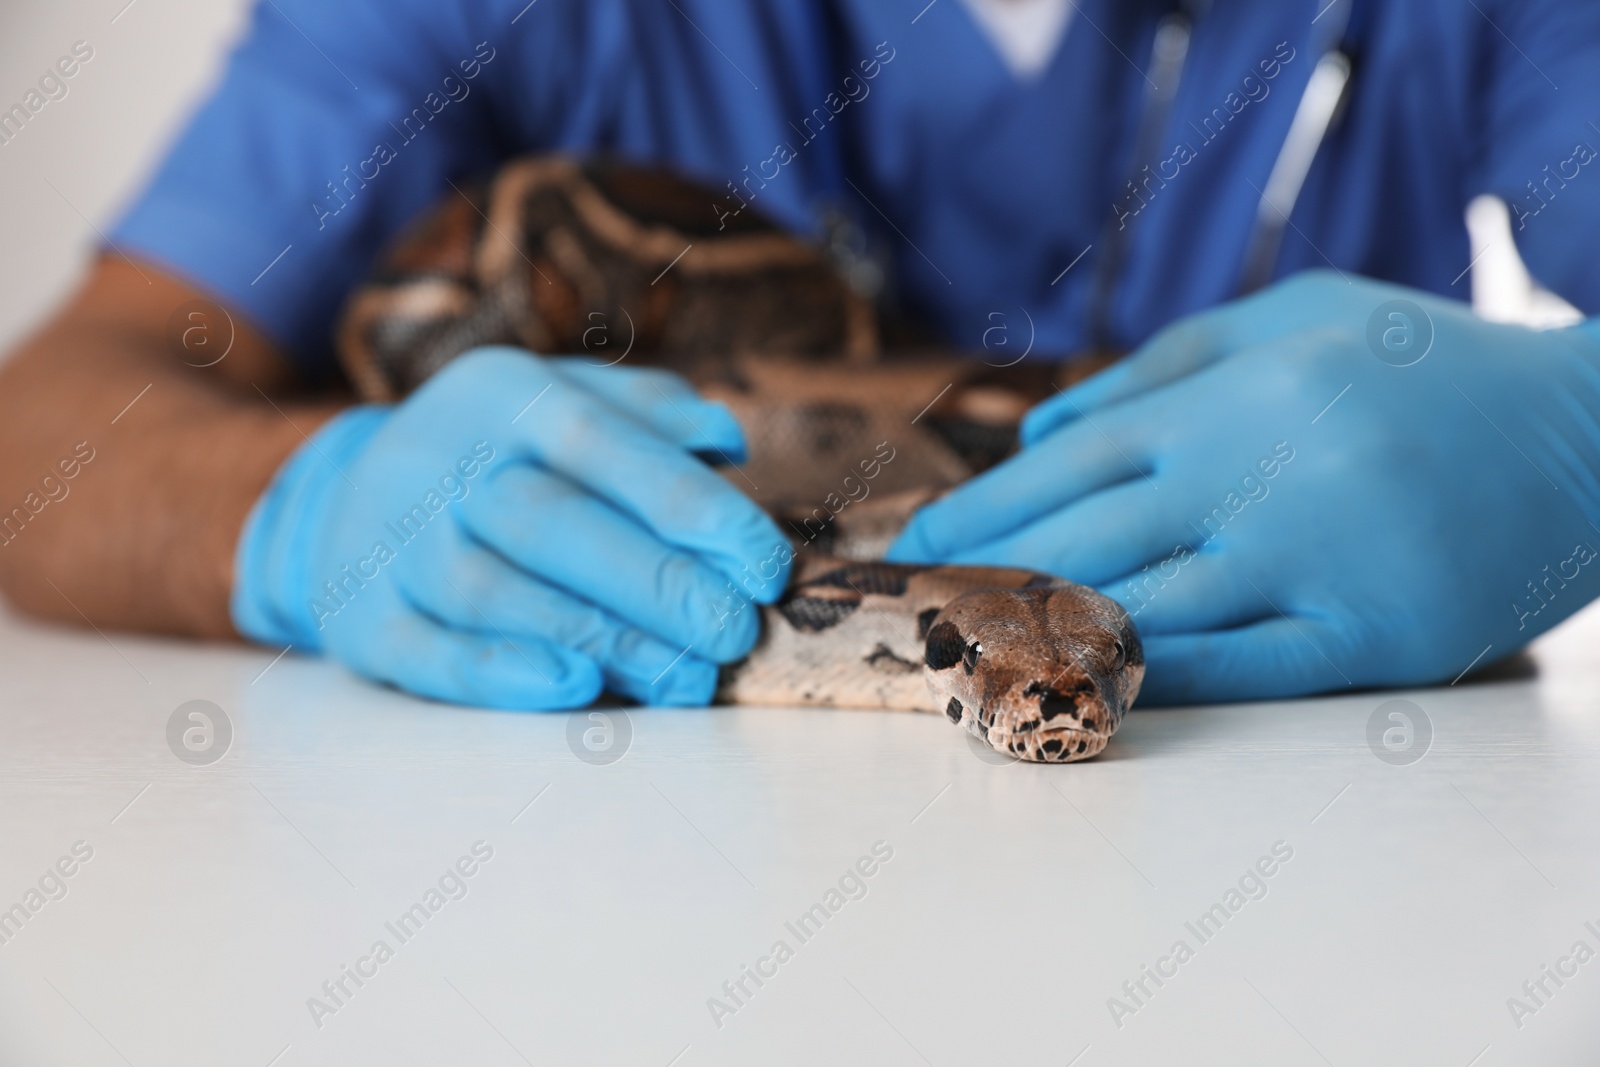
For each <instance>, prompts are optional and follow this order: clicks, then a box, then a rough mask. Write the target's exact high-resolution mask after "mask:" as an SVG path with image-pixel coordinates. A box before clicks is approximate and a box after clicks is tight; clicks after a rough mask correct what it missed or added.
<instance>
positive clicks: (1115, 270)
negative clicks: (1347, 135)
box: [1090, 0, 1360, 352]
mask: <svg viewBox="0 0 1600 1067" xmlns="http://www.w3.org/2000/svg"><path fill="white" fill-rule="evenodd" d="M1359 6H1360V5H1359V4H1358V0H1331V2H1330V3H1328V4H1327V6H1325V7H1324V8H1322V10H1321V11H1320V12H1319V13H1318V14H1317V16H1316V17H1315V18H1314V19H1312V23H1313V24H1314V25H1317V26H1318V27H1319V29H1320V31H1321V32H1320V33H1319V34H1318V36H1317V43H1318V44H1319V45H1320V46H1321V47H1320V58H1318V60H1317V65H1316V67H1315V68H1313V70H1312V72H1311V77H1310V79H1309V80H1308V81H1307V82H1306V87H1305V90H1304V91H1303V92H1302V93H1301V94H1300V102H1299V104H1298V105H1297V106H1296V108H1295V113H1294V119H1293V120H1292V121H1291V122H1290V124H1289V132H1288V134H1287V135H1285V137H1284V139H1283V144H1282V146H1280V147H1279V149H1278V156H1277V159H1276V160H1274V161H1273V165H1272V171H1271V172H1270V174H1269V175H1268V176H1267V184H1266V185H1265V187H1263V189H1262V193H1261V199H1260V201H1259V202H1258V203H1257V205H1256V213H1255V217H1254V219H1253V220H1252V223H1251V228H1250V239H1249V241H1248V243H1247V245H1246V249H1247V251H1246V252H1245V257H1244V268H1243V270H1242V271H1241V273H1240V277H1239V288H1238V292H1239V295H1241V296H1243V295H1245V294H1247V293H1252V292H1254V291H1255V290H1257V289H1260V288H1261V287H1262V286H1264V285H1266V284H1267V283H1268V282H1269V281H1271V280H1272V273H1273V269H1274V268H1275V267H1276V266H1277V262H1278V251H1279V249H1280V248H1281V247H1282V244H1283V232H1284V230H1285V228H1286V227H1287V226H1288V224H1289V218H1290V216H1291V215H1292V214H1293V213H1294V205H1295V201H1296V200H1298V199H1299V197H1300V190H1301V188H1302V187H1303V186H1304V184H1305V180H1306V175H1307V174H1308V173H1309V172H1310V170H1311V164H1312V161H1313V160H1315V159H1316V156H1317V151H1318V150H1319V149H1320V148H1321V147H1322V143H1323V141H1325V140H1326V139H1327V136H1328V131H1330V130H1331V129H1332V128H1333V127H1334V125H1335V124H1336V123H1337V122H1338V119H1339V117H1340V115H1341V114H1342V112H1343V108H1344V103H1345V101H1346V100H1347V99H1348V97H1349V87H1350V74H1351V71H1352V69H1353V63H1352V61H1351V55H1352V54H1353V53H1354V47H1353V42H1354V40H1355V37H1356V34H1357V32H1358V30H1359V28H1360V27H1359V14H1360V12H1359V11H1358V10H1357V9H1358V7H1359ZM1210 7H1211V0H1180V2H1178V3H1176V4H1174V5H1173V7H1172V9H1171V10H1170V11H1168V12H1167V13H1166V14H1165V15H1163V16H1162V18H1161V21H1160V22H1159V23H1157V24H1156V32H1155V37H1154V39H1153V41H1152V43H1151V46H1150V62H1149V68H1150V75H1149V77H1148V78H1147V79H1146V80H1147V81H1148V82H1149V84H1150V89H1149V90H1148V91H1147V92H1146V93H1145V100H1144V107H1143V109H1142V113H1141V115H1140V119H1139V128H1138V132H1137V134H1136V136H1135V140H1134V156H1133V158H1134V166H1133V168H1132V171H1131V173H1130V176H1129V181H1130V183H1131V182H1132V181H1133V180H1134V179H1135V178H1137V177H1138V174H1139V169H1140V167H1141V166H1142V165H1143V161H1144V160H1147V159H1150V158H1152V157H1153V156H1154V155H1155V154H1156V147H1157V145H1158V144H1159V142H1160V139H1161V137H1162V135H1163V134H1164V133H1165V131H1166V128H1167V124H1168V120H1169V119H1170V118H1171V115H1172V104H1173V101H1174V100H1176V99H1177V96H1178V86H1179V84H1180V83H1181V82H1182V80H1183V70H1184V66H1185V64H1186V62H1187V60H1188V56H1189V40H1190V37H1191V35H1192V33H1193V27H1194V23H1195V21H1196V20H1197V19H1199V18H1202V17H1203V16H1204V15H1205V14H1206V12H1207V11H1208V10H1209V9H1210ZM1115 221H1116V220H1115V217H1114V212H1113V217H1111V218H1108V219H1107V221H1106V226H1105V235H1104V236H1103V237H1102V238H1101V247H1102V248H1104V249H1105V252H1104V254H1103V255H1102V256H1101V257H1100V260H1099V263H1098V264H1097V269H1096V271H1095V275H1094V282H1093V285H1094V295H1093V298H1092V303H1091V310H1090V328H1091V331H1092V334H1093V337H1094V348H1095V349H1096V350H1098V351H1101V352H1109V351H1114V344H1113V340H1112V334H1111V300H1112V297H1113V295H1114V294H1115V291H1116V285H1117V280H1118V277H1119V275H1120V274H1121V273H1122V266H1123V261H1124V258H1125V257H1126V255H1127V246H1126V243H1125V241H1124V239H1123V236H1122V231H1121V230H1119V229H1118V228H1117V227H1116V226H1114V225H1113V223H1114V222H1115Z"/></svg>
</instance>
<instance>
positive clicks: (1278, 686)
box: [890, 272, 1600, 703]
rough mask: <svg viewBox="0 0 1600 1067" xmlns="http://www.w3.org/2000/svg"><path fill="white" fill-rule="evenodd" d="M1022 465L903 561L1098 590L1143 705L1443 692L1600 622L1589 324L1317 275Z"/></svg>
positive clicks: (1154, 357)
mask: <svg viewBox="0 0 1600 1067" xmlns="http://www.w3.org/2000/svg"><path fill="white" fill-rule="evenodd" d="M1395 301H1400V302H1404V303H1391V302H1395ZM1402 364H1404V365H1402ZM1022 439H1023V444H1024V449H1023V451H1022V452H1021V453H1020V454H1018V455H1017V456H1015V457H1013V458H1012V459H1011V460H1009V461H1008V462H1006V463H1004V464H1002V465H1000V466H999V467H996V468H995V469H994V470H992V471H989V472H987V473H986V474H985V475H984V476H982V477H980V478H977V479H975V480H974V481H973V482H971V483H969V484H968V485H966V486H964V487H962V488H961V489H959V490H957V491H956V492H954V493H952V494H950V495H949V496H947V497H945V498H944V499H942V500H940V501H938V502H936V503H934V504H931V505H929V506H928V507H927V508H925V509H924V510H923V511H922V512H921V513H920V514H919V515H918V516H917V517H916V519H915V520H914V521H913V522H912V524H911V525H910V526H909V527H908V528H907V530H906V531H905V532H904V533H903V534H902V535H901V537H900V539H899V540H898V541H897V542H896V544H895V545H894V546H893V548H892V549H891V552H890V558H893V559H901V560H925V561H945V560H950V561H972V562H983V563H992V564H1016V565H1024V566H1029V567H1037V568H1040V569H1042V570H1046V571H1050V572H1053V573H1056V574H1059V575H1061V576H1064V577H1067V578H1070V579H1073V580H1075V581H1079V582H1083V583H1086V584H1090V585H1094V586H1098V587H1100V588H1101V590H1102V591H1103V592H1105V593H1107V594H1108V595H1110V596H1112V597H1114V598H1115V599H1117V600H1118V601H1120V602H1121V603H1122V604H1123V605H1124V606H1125V607H1126V608H1127V609H1128V610H1129V612H1130V613H1132V614H1133V616H1134V620H1135V622H1136V624H1137V626H1138V627H1139V630H1140V633H1141V634H1142V635H1143V637H1144V646H1145V654H1146V658H1147V665H1148V666H1147V675H1146V682H1145V693H1146V694H1147V699H1148V700H1149V701H1150V702H1151V703H1183V702H1207V701H1220V700H1232V699H1247V698H1264V697H1279V696H1290V695H1295V694H1302V693H1311V692H1318V691H1324V690H1332V689H1343V688H1346V687H1355V686H1383V685H1402V684H1419V683H1430V682H1441V681H1443V682H1449V681H1451V680H1452V679H1454V678H1456V677H1457V676H1458V675H1460V674H1461V673H1462V672H1463V671H1464V670H1465V669H1466V668H1467V667H1468V666H1469V665H1472V664H1483V663H1487V662H1491V661H1492V660H1494V659H1496V658H1498V657H1500V656H1503V655H1505V654H1507V653H1510V652H1512V651H1514V650H1515V649H1517V648H1519V647H1521V646H1522V645H1524V644H1526V643H1527V642H1528V641H1530V640H1531V639H1532V638H1534V637H1535V636H1536V635H1538V634H1539V633H1541V632H1543V631H1545V630H1547V629H1549V628H1550V627H1551V626H1553V625H1555V624H1556V623H1557V622H1559V621H1561V620H1562V619H1564V618H1565V617H1567V616H1568V615H1570V614H1571V613H1572V612H1574V611H1576V610H1577V609H1578V608H1580V607H1582V606H1583V605H1584V604H1585V603H1586V602H1587V601H1589V600H1590V599H1592V598H1593V597H1595V596H1596V595H1597V594H1600V563H1596V562H1595V559H1596V556H1597V550H1600V526H1597V525H1596V524H1597V523H1600V329H1597V326H1596V324H1593V323H1587V324H1584V325H1581V326H1578V327H1574V328H1572V329H1567V330H1560V331H1552V332H1546V333H1538V332H1534V331H1532V330H1528V329H1523V328H1520V327H1512V326H1504V325H1494V324H1491V323H1487V322H1484V321H1482V320H1480V319H1478V318H1475V317H1474V316H1473V315H1472V313H1471V312H1470V310H1469V309H1468V308H1467V307H1465V306H1464V305H1461V304H1456V303H1453V302H1450V301H1446V300H1441V299H1439V298H1437V297H1433V296H1429V295H1426V294H1423V293H1419V292H1415V291H1411V290H1406V289H1402V288H1399V287H1397V286H1393V285H1386V284H1379V283H1375V282H1371V281H1366V280H1363V279H1358V278H1351V279H1347V278H1345V277H1344V276H1341V275H1338V274H1334V273H1330V272H1315V273H1310V274H1303V275H1299V276H1297V277H1296V278H1293V279H1290V280H1288V281H1286V282H1284V283H1282V284H1280V285H1277V286H1275V287H1274V288H1272V289H1270V290H1267V291H1265V292H1263V293H1260V294H1257V295H1256V296H1253V297H1251V298H1249V299H1246V300H1243V301H1240V302H1237V303H1234V304H1230V305H1227V306H1224V307H1221V308H1218V309H1215V310H1213V311H1210V312H1207V313H1205V314H1202V315H1199V316H1196V317H1194V318H1191V319H1189V320H1187V321H1184V322H1181V323H1178V324H1176V325H1174V326H1172V327H1171V328H1169V329H1167V330H1166V331H1164V332H1163V333H1161V334H1159V335H1158V336H1157V337H1155V338H1154V339H1153V340H1151V341H1150V342H1149V343H1148V344H1147V345H1145V346H1144V347H1143V348H1142V349H1141V350H1140V351H1138V352H1136V353H1134V354H1133V355H1131V356H1130V357H1129V358H1128V359H1127V360H1125V361H1124V362H1122V363H1121V364H1119V365H1118V366H1115V367H1113V368H1111V369H1109V370H1107V371H1105V372H1104V373H1102V374H1100V375H1098V376H1096V377H1094V378H1092V379H1090V380H1088V381H1086V382H1084V383H1083V384H1081V385H1079V386H1078V387H1076V388H1074V389H1072V390H1069V391H1068V392H1066V393H1064V394H1063V395H1061V396H1059V397H1055V398H1053V399H1052V400H1050V401H1047V402H1045V403H1043V404H1041V405H1039V406H1038V407H1037V408H1035V409H1034V410H1033V411H1032V412H1030V413H1029V415H1028V418H1027V420H1026V421H1025V423H1024V425H1023V432H1022Z"/></svg>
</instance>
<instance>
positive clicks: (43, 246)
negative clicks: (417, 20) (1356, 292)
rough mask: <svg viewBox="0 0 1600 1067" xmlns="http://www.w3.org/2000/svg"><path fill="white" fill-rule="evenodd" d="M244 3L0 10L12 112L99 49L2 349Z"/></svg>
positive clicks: (1514, 267)
mask: <svg viewBox="0 0 1600 1067" xmlns="http://www.w3.org/2000/svg"><path fill="white" fill-rule="evenodd" d="M328 2H330V3H333V2H337V0H328ZM248 3H249V0H133V2H132V3H131V4H130V3H128V0H87V2H66V3H46V2H42V0H34V2H32V3H27V4H23V3H18V2H16V0H5V2H4V3H0V104H3V105H4V106H6V107H9V106H10V105H11V104H13V103H16V102H19V101H20V100H21V99H22V95H23V94H24V93H25V92H27V90H28V89H29V88H30V87H32V86H33V85H34V84H35V83H36V82H37V80H38V78H39V76H40V75H41V74H43V73H45V71H46V70H47V69H49V68H50V66H51V65H52V64H53V63H54V62H55V61H56V59H57V57H59V56H62V55H64V54H66V53H67V52H68V50H69V49H70V48H71V46H72V44H73V42H75V41H80V40H82V41H87V42H88V43H89V45H91V46H92V47H93V48H94V58H93V59H92V60H90V61H89V62H88V63H87V64H85V65H84V66H83V68H82V69H81V70H80V71H79V72H78V73H77V75H76V76H75V77H73V78H72V79H71V80H70V81H69V82H68V83H67V85H68V93H67V95H66V96H65V97H64V98H62V99H60V100H54V101H51V102H50V103H48V104H46V105H45V107H44V109H43V110H42V111H40V112H39V113H38V114H37V115H35V116H34V117H33V120H32V121H31V122H29V123H28V125H27V126H26V127H25V128H24V130H23V132H22V133H21V134H20V135H18V136H17V137H15V138H14V139H13V140H11V141H10V142H9V143H7V144H3V145H0V351H4V350H6V349H9V348H10V347H11V345H12V344H13V342H15V341H16V340H17V339H18V338H19V337H20V336H21V335H22V333H23V332H24V331H26V330H27V329H28V328H29V327H31V326H32V325H34V324H35V323H37V322H38V321H39V320H40V319H41V318H42V317H43V316H44V315H45V314H46V313H47V312H48V311H49V310H50V309H51V307H52V306H53V305H54V304H55V302H56V301H57V300H59V299H60V298H61V296H62V295H63V294H64V293H65V292H66V290H67V288H68V287H69V286H70V285H71V284H72V282H73V280H74V279H75V278H76V277H77V276H78V274H79V272H80V271H81V270H82V268H83V265H84V263H85V262H86V261H87V259H88V257H89V256H90V255H91V254H92V253H93V250H94V248H95V245H96V242H97V241H98V237H97V236H96V233H95V230H94V227H95V226H99V227H101V228H104V227H105V226H106V225H108V224H109V222H108V220H110V219H112V218H114V217H115V216H116V214H117V211H118V208H119V207H120V205H122V204H123V203H124V202H126V200H127V199H128V198H129V197H131V196H132V195H133V194H134V193H135V192H136V191H137V190H138V188H139V186H140V183H141V182H142V181H143V179H144V176H145V175H146V174H147V173H148V172H149V170H150V169H151V168H152V167H153V166H154V165H155V162H156V161H157V160H158V159H159V158H160V155H161V152H162V150H163V148H164V146H165V145H166V144H167V143H168V141H169V140H170V139H171V138H172V137H173V136H174V135H175V134H176V132H177V130H178V128H179V126H180V124H181V122H182V121H183V119H184V117H185V116H186V115H187V114H188V112H189V110H190V109H191V108H192V107H193V105H194V101H195V100H196V99H197V98H198V97H200V96H201V95H202V94H204V92H205V91H206V89H207V87H208V86H209V85H210V84H211V82H212V80H213V79H214V78H215V77H216V76H217V74H218V71H219V68H220V65H221V62H222V59H223V56H224V54H225V51H226V49H227V47H228V45H229V43H230V42H231V41H232V40H233V39H234V37H235V36H236V35H237V34H238V32H239V31H240V29H241V27H242V23H243V17H244V13H245V10H246V8H247V7H248ZM51 183H53V184H54V186H55V189H52V188H51ZM57 190H59V193H58V192H57ZM80 213H81V214H80ZM1471 221H1472V223H1473V226H1472V229H1473V235H1474V249H1473V251H1474V254H1475V255H1476V254H1477V253H1479V252H1480V251H1483V250H1484V249H1485V248H1487V251H1484V252H1483V254H1482V255H1481V257H1480V258H1479V259H1478V261H1477V266H1476V267H1475V268H1474V270H1473V277H1472V278H1471V279H1470V282H1471V285H1472V288H1473V295H1474V299H1475V301H1476V302H1477V303H1478V305H1479V307H1480V309H1482V310H1483V311H1485V312H1486V313H1488V314H1490V315H1491V316H1492V317H1494V318H1497V319H1501V320H1511V321H1535V322H1539V323H1541V324H1549V323H1551V322H1553V321H1561V320H1562V319H1563V317H1564V316H1567V315H1569V313H1570V309H1568V311H1567V312H1564V311H1563V310H1562V307H1561V305H1560V303H1559V301H1556V302H1554V303H1552V300H1553V298H1551V297H1549V296H1548V294H1541V293H1540V292H1539V291H1538V290H1537V289H1535V288H1534V287H1533V286H1532V285H1531V282H1530V281H1529V280H1528V278H1527V274H1526V271H1524V270H1523V269H1522V266H1521V263H1520V261H1519V260H1518V259H1517V256H1516V251H1515V248H1514V247H1513V245H1512V244H1511V241H1510V231H1509V227H1508V222H1507V220H1506V217H1505V210H1504V207H1503V205H1502V206H1501V207H1500V208H1499V209H1498V211H1496V208H1495V206H1494V204H1493V203H1490V204H1480V205H1478V206H1477V207H1476V208H1475V210H1474V212H1472V213H1471ZM1461 284H1462V287H1463V288H1465V287H1466V286H1467V284H1468V280H1467V279H1463V281H1462V283H1461Z"/></svg>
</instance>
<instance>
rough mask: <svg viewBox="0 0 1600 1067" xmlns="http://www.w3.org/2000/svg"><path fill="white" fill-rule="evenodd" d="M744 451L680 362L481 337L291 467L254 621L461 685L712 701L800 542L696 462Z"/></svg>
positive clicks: (553, 699) (539, 693)
mask: <svg viewBox="0 0 1600 1067" xmlns="http://www.w3.org/2000/svg"><path fill="white" fill-rule="evenodd" d="M743 450H744V437H743V434H742V433H741V431H740V429H739V427H738V424H737V423H735V422H734V420H733V417H732V415H730V414H729V412H728V411H727V409H726V408H724V407H722V406H721V405H719V404H714V403H710V402H708V401H705V400H703V399H701V398H700V397H699V396H697V395H696V394H695V393H694V392H693V390H692V389H690V388H689V386H688V384H687V383H685V382H684V381H683V380H682V379H681V378H678V377H677V376H675V375H671V374H668V373H666V372H662V371H654V370H633V369H625V368H614V367H605V368H597V367H593V366H589V365H586V364H584V363H582V362H579V361H576V360H552V359H542V358H540V357H537V356H534V355H531V354H529V353H527V352H524V351H521V350H518V349H511V348H486V349H479V350H477V351H476V352H472V353H468V354H467V355H465V356H462V357H461V358H460V359H458V360H456V361H455V362H454V363H452V364H450V366H448V367H446V368H445V369H444V370H442V371H441V372H440V373H439V374H438V375H437V376H435V377H434V378H433V379H431V380H430V381H429V382H428V383H427V384H425V385H424V386H423V387H422V388H421V389H419V390H418V391H417V392H416V393H415V394H413V395H412V396H411V397H409V398H408V399H407V400H405V402H403V403H401V404H400V405H398V406H396V407H387V406H363V407H357V408H353V409H351V410H349V411H347V412H344V413H342V414H340V415H339V416H338V417H337V418H335V419H334V420H332V421H331V422H330V423H328V424H327V425H326V426H324V427H323V428H322V429H321V430H319V431H318V432H317V433H316V435H315V436H314V437H312V438H311V439H310V440H309V441H308V442H307V444H305V445H304V446H302V447H301V448H300V449H299V450H298V451H296V452H295V454H294V455H293V456H292V457H291V458H290V459H289V460H288V461H287V462H286V463H285V464H284V465H283V467H282V468H281V469H280V470H279V471H278V473H277V474H276V476H275V477H274V480H273V482H272V484H271V485H270V486H269V487H268V489H267V491H266V492H265V493H264V494H263V496H262V497H261V499H260V500H259V501H257V503H256V506H255V508H254V510H253V511H252V512H251V515H250V518H249V520H248V521H247V522H246V525H245V530H244V533H243V535H242V537H241V538H240V542H239V547H238V551H237V556H236V561H235V588H234V593H233V600H232V612H233V618H234V622H235V625H236V626H237V627H238V629H239V631H240V632H241V633H243V634H245V635H246V636H249V637H252V638H254V639H256V640H258V641H262V642H266V643H271V644H292V645H294V646H295V648H296V649H298V650H300V651H306V652H316V651H321V652H326V653H327V654H329V655H331V656H333V657H334V658H336V659H338V660H340V661H342V662H343V663H344V664H346V665H347V666H349V667H350V668H352V669H354V670H355V671H357V672H359V673H361V674H364V675H366V676H368V677H370V678H375V679H379V680H382V681H386V682H392V683H393V684H395V685H397V686H400V687H401V688H403V689H407V690H410V691H412V692H415V693H419V694H422V695H424V696H430V697H434V698H437V699H441V700H450V701H457V702H461V703H470V704H483V705H489V706H494V707H512V708H572V707H578V706H581V705H584V704H587V703H588V702H590V701H591V700H593V699H594V698H595V697H596V696H597V695H598V694H599V693H600V691H601V688H602V686H604V687H606V688H609V689H611V690H612V691H614V692H617V693H620V694H624V695H626V696H630V697H633V698H635V699H637V700H640V701H643V702H646V703H652V704H703V703H705V702H706V701H707V700H709V699H710V697H711V695H712V692H713V689H714V687H715V684H716V666H715V665H716V664H718V663H725V662H729V661H732V660H735V659H738V658H740V657H741V656H743V655H745V654H746V653H748V652H749V650H750V648H751V647H752V645H753V644H754V643H755V640H756V636H757V632H758V617H759V614H760V613H759V612H758V611H756V610H754V609H753V608H750V607H749V604H750V603H751V602H756V603H766V602H770V601H771V600H774V599H776V598H777V596H778V595H779V593H781V592H782V589H783V586H784V583H785V581H786V580H787V571H788V563H789V543H788V541H787V540H786V539H785V538H784V537H783V535H782V534H781V533H779V532H778V529H777V527H776V526H774V525H773V523H772V522H771V520H770V519H768V518H767V516H766V515H765V514H764V513H763V512H762V511H761V510H760V509H759V508H757V507H756V505H755V504H753V503H752V502H751V501H750V500H748V499H747V498H746V497H744V496H743V495H742V494H740V493H739V492H738V491H737V490H735V489H734V488H733V487H732V486H731V485H729V484H728V483H727V482H726V481H724V480H723V479H722V478H721V477H719V476H718V475H717V474H715V473H714V472H712V471H711V470H709V469H708V468H707V467H706V465H705V464H704V463H703V462H702V461H701V460H699V459H697V458H696V457H695V456H694V455H692V454H691V453H695V452H704V453H708V454H711V455H714V456H717V455H720V458H723V459H726V460H730V461H738V460H740V459H742V453H743Z"/></svg>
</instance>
